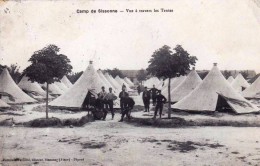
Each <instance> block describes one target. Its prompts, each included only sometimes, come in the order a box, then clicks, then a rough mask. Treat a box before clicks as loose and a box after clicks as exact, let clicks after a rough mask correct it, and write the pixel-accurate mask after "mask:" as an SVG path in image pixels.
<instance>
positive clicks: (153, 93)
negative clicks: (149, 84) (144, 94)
mask: <svg viewBox="0 0 260 166" xmlns="http://www.w3.org/2000/svg"><path fill="white" fill-rule="evenodd" d="M150 92H151V93H152V99H153V106H155V102H156V94H157V92H158V89H156V88H155V85H153V88H152V89H151V90H150Z"/></svg>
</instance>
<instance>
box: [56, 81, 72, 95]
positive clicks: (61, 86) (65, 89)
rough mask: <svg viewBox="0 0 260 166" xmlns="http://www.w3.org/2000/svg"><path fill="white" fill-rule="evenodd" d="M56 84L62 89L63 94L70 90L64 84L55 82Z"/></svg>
mask: <svg viewBox="0 0 260 166" xmlns="http://www.w3.org/2000/svg"><path fill="white" fill-rule="evenodd" d="M54 84H55V85H56V86H57V87H58V88H60V90H62V91H63V93H64V92H65V91H67V90H68V89H69V88H68V87H67V86H66V85H64V84H63V83H62V82H54Z"/></svg>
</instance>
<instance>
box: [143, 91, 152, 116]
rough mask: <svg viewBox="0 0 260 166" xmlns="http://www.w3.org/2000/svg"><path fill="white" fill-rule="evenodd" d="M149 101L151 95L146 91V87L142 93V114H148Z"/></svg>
mask: <svg viewBox="0 0 260 166" xmlns="http://www.w3.org/2000/svg"><path fill="white" fill-rule="evenodd" d="M150 99H151V95H150V92H149V91H147V87H144V91H143V102H144V109H145V111H144V112H149V111H150V110H149V109H150Z"/></svg>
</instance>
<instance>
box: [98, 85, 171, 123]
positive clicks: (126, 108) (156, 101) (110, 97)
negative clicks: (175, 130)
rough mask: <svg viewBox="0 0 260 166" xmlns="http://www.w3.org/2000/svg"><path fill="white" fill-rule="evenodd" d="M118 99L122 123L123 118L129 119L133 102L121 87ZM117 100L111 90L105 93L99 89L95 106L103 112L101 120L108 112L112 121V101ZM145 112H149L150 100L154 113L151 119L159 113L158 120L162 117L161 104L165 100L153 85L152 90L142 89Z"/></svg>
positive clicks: (123, 87)
mask: <svg viewBox="0 0 260 166" xmlns="http://www.w3.org/2000/svg"><path fill="white" fill-rule="evenodd" d="M118 97H119V99H120V108H121V119H120V121H119V122H123V120H124V117H125V116H126V117H127V118H128V119H130V118H131V117H130V112H131V110H132V109H133V107H134V105H135V102H134V100H133V98H131V97H129V94H128V93H127V92H126V87H125V86H124V85H123V86H122V91H121V92H120V93H119V96H118ZM116 99H117V96H116V95H115V94H114V93H113V89H112V88H111V87H110V88H109V92H106V90H105V87H104V86H103V87H102V88H101V92H99V93H98V99H97V103H98V104H96V105H98V106H99V109H100V110H101V111H103V118H102V119H103V120H106V116H107V113H108V111H110V112H111V114H112V119H114V116H115V112H114V108H113V105H114V101H115V100H116ZM142 99H143V103H144V107H145V112H150V100H151V99H152V103H153V106H155V112H154V116H153V118H154V119H155V118H156V116H157V113H158V111H159V116H160V118H161V117H162V110H163V104H164V103H165V102H166V98H165V97H164V96H163V95H162V94H161V90H158V89H156V88H155V86H154V85H153V88H151V89H150V90H148V89H147V87H145V88H144V91H143V95H142Z"/></svg>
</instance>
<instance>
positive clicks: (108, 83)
mask: <svg viewBox="0 0 260 166" xmlns="http://www.w3.org/2000/svg"><path fill="white" fill-rule="evenodd" d="M97 73H98V75H99V77H100V79H101V80H102V81H103V83H104V84H105V85H106V86H105V87H106V90H107V91H108V89H109V88H112V89H113V92H115V93H118V92H117V89H115V88H114V86H113V85H111V83H110V82H109V81H108V80H107V79H106V77H105V76H104V74H103V73H102V71H101V70H98V71H97Z"/></svg>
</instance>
